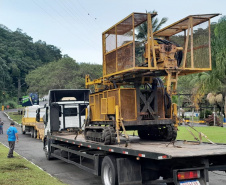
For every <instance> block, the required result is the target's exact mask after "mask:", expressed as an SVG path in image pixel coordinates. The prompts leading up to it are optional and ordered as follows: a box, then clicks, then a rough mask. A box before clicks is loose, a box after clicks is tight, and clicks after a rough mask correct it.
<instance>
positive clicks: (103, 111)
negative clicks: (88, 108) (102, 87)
mask: <svg viewBox="0 0 226 185" xmlns="http://www.w3.org/2000/svg"><path fill="white" fill-rule="evenodd" d="M107 100H108V99H107V98H101V114H108V110H107V108H108V102H107Z"/></svg>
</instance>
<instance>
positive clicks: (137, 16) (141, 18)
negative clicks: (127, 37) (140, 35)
mask: <svg viewBox="0 0 226 185" xmlns="http://www.w3.org/2000/svg"><path fill="white" fill-rule="evenodd" d="M146 20H147V14H138V13H134V27H136V26H138V25H139V24H141V23H143V22H144V21H146Z"/></svg>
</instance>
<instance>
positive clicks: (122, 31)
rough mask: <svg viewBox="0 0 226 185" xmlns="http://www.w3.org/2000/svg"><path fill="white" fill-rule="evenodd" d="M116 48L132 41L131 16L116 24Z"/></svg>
mask: <svg viewBox="0 0 226 185" xmlns="http://www.w3.org/2000/svg"><path fill="white" fill-rule="evenodd" d="M116 30H117V48H119V47H120V46H122V45H124V44H126V43H128V42H131V41H133V19H132V16H130V17H129V18H127V19H126V20H124V21H123V22H121V23H120V24H118V25H117V26H116Z"/></svg>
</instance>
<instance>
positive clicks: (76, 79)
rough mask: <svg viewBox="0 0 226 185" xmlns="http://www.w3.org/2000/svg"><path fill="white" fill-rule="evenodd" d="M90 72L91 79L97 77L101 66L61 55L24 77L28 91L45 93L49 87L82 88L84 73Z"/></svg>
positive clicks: (83, 85)
mask: <svg viewBox="0 0 226 185" xmlns="http://www.w3.org/2000/svg"><path fill="white" fill-rule="evenodd" d="M86 74H90V77H91V78H92V79H96V78H99V77H100V76H101V74H102V66H101V65H97V64H87V63H80V64H79V63H76V62H75V61H74V60H73V59H72V58H70V57H63V58H62V59H60V60H59V61H55V62H50V63H48V64H46V65H44V66H42V67H39V68H37V69H36V70H33V71H31V72H30V73H29V74H28V75H27V77H26V83H27V84H28V85H29V89H28V91H30V92H38V93H39V94H40V95H45V94H47V93H48V91H49V90H50V89H83V88H85V75H86Z"/></svg>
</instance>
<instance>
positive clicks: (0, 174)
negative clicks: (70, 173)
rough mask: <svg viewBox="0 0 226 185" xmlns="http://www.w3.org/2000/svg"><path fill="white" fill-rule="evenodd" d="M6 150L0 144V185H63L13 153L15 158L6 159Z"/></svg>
mask: <svg viewBox="0 0 226 185" xmlns="http://www.w3.org/2000/svg"><path fill="white" fill-rule="evenodd" d="M7 154H8V148H6V147H5V146H3V145H2V144H0V184H1V185H15V184H16V185H25V184H29V185H45V184H48V185H63V184H64V183H62V182H60V181H59V180H57V179H56V178H53V177H51V176H50V175H48V174H47V173H46V172H44V171H42V170H41V169H39V168H38V167H37V166H35V165H33V164H31V163H30V162H28V161H26V160H25V159H24V158H22V157H20V156H19V155H17V154H15V153H14V156H15V158H10V159H8V158H7Z"/></svg>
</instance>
